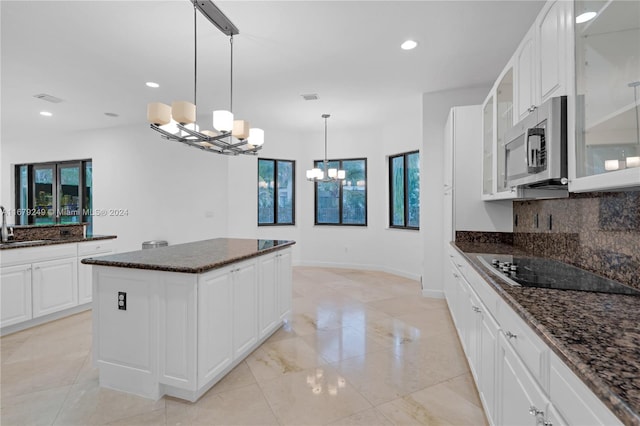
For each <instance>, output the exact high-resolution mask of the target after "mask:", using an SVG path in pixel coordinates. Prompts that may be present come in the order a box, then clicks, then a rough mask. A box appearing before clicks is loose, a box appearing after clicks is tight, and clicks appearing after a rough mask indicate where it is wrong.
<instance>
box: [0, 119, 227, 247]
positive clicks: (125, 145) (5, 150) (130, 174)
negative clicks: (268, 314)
mask: <svg viewBox="0 0 640 426" xmlns="http://www.w3.org/2000/svg"><path fill="white" fill-rule="evenodd" d="M4 130H5V129H3V135H2V136H3V137H2V145H1V147H0V154H1V162H2V173H3V175H2V178H3V179H2V187H1V189H2V194H1V196H0V200H1V203H2V205H4V206H12V207H13V206H14V205H15V204H14V200H13V198H14V191H13V188H14V182H13V178H12V175H13V173H12V172H11V170H12V169H13V165H15V164H21V163H35V162H45V161H62V160H73V159H85V158H91V159H92V160H93V185H94V193H93V195H94V208H95V209H103V208H104V209H126V210H127V211H128V215H127V216H122V217H109V216H105V217H95V224H94V234H115V235H117V236H118V239H117V240H116V244H117V250H119V251H129V250H138V249H140V245H141V243H142V242H143V241H147V240H152V239H163V240H167V241H168V242H169V244H177V243H183V242H189V241H193V240H199V239H205V238H217V237H225V236H227V198H228V196H227V192H228V189H227V161H229V159H227V158H226V157H222V156H218V155H214V154H210V155H206V154H204V153H201V152H199V151H198V150H196V149H192V148H188V147H185V146H183V145H181V144H177V143H171V142H168V141H165V140H163V139H161V138H160V136H159V134H157V133H156V132H153V131H152V130H150V129H149V127H148V126H147V125H146V124H145V125H141V126H131V127H120V128H112V129H103V130H94V131H87V132H75V133H68V134H53V135H47V137H46V138H33V137H27V136H24V137H23V136H11V135H9V134H8V133H6V132H4ZM206 211H209V212H213V216H214V217H212V218H207V217H205V212H206ZM10 222H11V223H12V222H13V218H11V219H10Z"/></svg>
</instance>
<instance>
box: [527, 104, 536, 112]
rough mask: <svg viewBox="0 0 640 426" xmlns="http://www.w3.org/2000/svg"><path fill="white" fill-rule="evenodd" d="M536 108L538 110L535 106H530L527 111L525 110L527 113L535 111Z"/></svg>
mask: <svg viewBox="0 0 640 426" xmlns="http://www.w3.org/2000/svg"><path fill="white" fill-rule="evenodd" d="M537 108H538V107H537V106H535V105H531V106H530V107H529V109H527V111H529V112H533V111H535V110H536V109H537Z"/></svg>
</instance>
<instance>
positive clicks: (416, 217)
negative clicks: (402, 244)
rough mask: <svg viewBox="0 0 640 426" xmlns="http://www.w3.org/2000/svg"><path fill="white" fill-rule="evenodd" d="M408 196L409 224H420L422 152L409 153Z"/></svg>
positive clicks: (416, 225)
mask: <svg viewBox="0 0 640 426" xmlns="http://www.w3.org/2000/svg"><path fill="white" fill-rule="evenodd" d="M407 162H408V164H407V196H408V197H409V200H408V204H409V214H408V223H407V226H415V227H419V226H420V154H419V153H417V152H416V153H413V154H409V155H407Z"/></svg>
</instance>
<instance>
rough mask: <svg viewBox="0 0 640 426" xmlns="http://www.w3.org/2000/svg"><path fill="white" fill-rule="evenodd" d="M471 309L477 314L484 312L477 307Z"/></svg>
mask: <svg viewBox="0 0 640 426" xmlns="http://www.w3.org/2000/svg"><path fill="white" fill-rule="evenodd" d="M471 309H473V312H477V313H480V312H482V310H481V309H480V308H478V307H477V306H474V307H473V308H471Z"/></svg>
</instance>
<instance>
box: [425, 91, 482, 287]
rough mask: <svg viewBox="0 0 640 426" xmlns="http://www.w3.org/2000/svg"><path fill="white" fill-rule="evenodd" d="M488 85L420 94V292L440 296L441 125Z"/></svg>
mask: <svg viewBox="0 0 640 426" xmlns="http://www.w3.org/2000/svg"><path fill="white" fill-rule="evenodd" d="M490 89H491V87H490V86H486V87H473V88H464V89H455V90H444V91H440V92H434V93H425V94H423V95H422V114H423V115H422V131H423V152H424V155H423V168H422V169H423V170H424V173H422V176H421V180H420V187H421V196H422V203H421V206H420V223H421V229H422V232H423V235H424V248H423V250H424V271H425V273H424V279H423V283H422V285H423V294H425V295H427V296H433V297H443V294H442V279H443V276H442V269H443V268H442V264H443V262H444V261H445V258H444V255H443V254H444V253H443V249H442V242H443V241H444V234H443V226H442V224H443V216H442V212H443V205H442V199H443V198H442V191H443V185H444V181H443V175H444V170H443V161H442V159H443V155H444V152H443V146H444V125H445V122H446V121H447V115H448V114H449V110H450V109H451V107H453V106H460V105H477V104H480V103H481V102H482V101H483V100H484V98H485V97H486V96H487V94H488V93H489V90H490ZM478 161H480V158H478Z"/></svg>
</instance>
